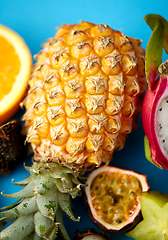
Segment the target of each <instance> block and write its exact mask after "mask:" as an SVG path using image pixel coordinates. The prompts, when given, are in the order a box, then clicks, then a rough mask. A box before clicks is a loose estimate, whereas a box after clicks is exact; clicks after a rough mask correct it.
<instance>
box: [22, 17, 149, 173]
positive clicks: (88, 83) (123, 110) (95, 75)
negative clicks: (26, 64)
mask: <svg viewBox="0 0 168 240" xmlns="http://www.w3.org/2000/svg"><path fill="white" fill-rule="evenodd" d="M144 56H145V50H144V49H143V48H142V47H141V41H140V40H138V39H133V38H130V37H127V36H125V35H124V34H123V33H121V32H119V31H115V30H113V29H112V28H110V27H109V26H108V25H103V24H98V25H95V24H93V23H89V22H84V21H82V22H81V23H80V24H73V25H68V24H64V25H63V26H61V27H58V30H57V33H56V35H55V36H54V37H53V38H50V39H49V40H48V41H47V42H45V43H44V44H43V49H42V50H41V51H40V52H39V53H38V54H37V55H36V56H35V59H36V60H37V62H36V64H35V65H34V69H33V72H32V74H31V78H30V80H29V86H30V89H29V92H28V94H27V97H26V98H25V99H24V101H23V105H24V106H25V108H26V113H25V114H24V116H23V120H24V121H25V127H26V129H27V142H30V143H31V145H32V148H33V150H34V153H35V155H34V159H35V160H36V161H44V159H45V161H49V162H50V161H55V162H59V163H61V164H63V165H66V164H70V165H71V166H73V168H74V169H77V168H79V167H88V166H90V165H97V166H99V165H100V164H101V163H102V162H104V163H109V161H110V159H111V157H112V154H113V152H114V151H115V150H116V149H122V148H123V146H124V143H125V140H126V137H127V135H128V133H130V132H131V131H132V129H133V128H136V126H137V116H138V113H139V112H140V111H141V104H142V97H143V93H144V92H145V91H146V81H145V71H144V65H145V58H144Z"/></svg>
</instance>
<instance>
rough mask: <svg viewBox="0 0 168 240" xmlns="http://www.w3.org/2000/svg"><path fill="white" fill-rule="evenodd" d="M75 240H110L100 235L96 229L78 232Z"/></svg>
mask: <svg viewBox="0 0 168 240" xmlns="http://www.w3.org/2000/svg"><path fill="white" fill-rule="evenodd" d="M73 240H109V239H108V238H107V236H106V235H105V234H104V233H102V234H99V233H97V231H96V230H95V229H93V228H92V229H88V230H87V231H84V232H80V231H77V232H76V235H75V238H74V239H73ZM111 240H112V239H111Z"/></svg>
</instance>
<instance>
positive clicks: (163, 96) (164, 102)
mask: <svg viewBox="0 0 168 240" xmlns="http://www.w3.org/2000/svg"><path fill="white" fill-rule="evenodd" d="M145 20H146V21H147V23H148V24H149V26H150V27H151V28H152V30H153V34H152V36H151V38H150V40H149V43H148V46H147V51H146V65H145V70H146V76H147V82H148V90H147V92H146V95H145V98H144V102H143V106H142V123H143V127H144V132H145V135H146V136H145V153H146V157H147V158H148V160H150V161H151V162H153V163H154V164H155V165H157V166H158V167H160V168H161V167H162V166H163V167H164V168H165V169H167V170H168V144H167V142H168V121H167V117H168V60H167V61H166V62H164V63H162V64H161V61H162V52H163V48H164V49H165V51H166V52H167V53H168V43H167V41H168V22H167V21H166V20H165V19H163V18H162V17H161V16H159V15H153V14H150V15H147V16H146V17H145ZM158 73H159V76H157V75H158Z"/></svg>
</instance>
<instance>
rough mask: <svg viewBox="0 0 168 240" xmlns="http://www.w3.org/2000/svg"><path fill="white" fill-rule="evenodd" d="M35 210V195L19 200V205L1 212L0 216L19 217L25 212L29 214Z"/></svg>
mask: <svg viewBox="0 0 168 240" xmlns="http://www.w3.org/2000/svg"><path fill="white" fill-rule="evenodd" d="M35 211H37V203H36V199H35V197H32V198H29V199H24V200H23V201H22V202H20V204H19V205H17V206H16V207H14V208H12V209H10V210H8V211H5V212H1V213H0V216H2V217H20V216H24V215H26V214H30V213H33V212H35Z"/></svg>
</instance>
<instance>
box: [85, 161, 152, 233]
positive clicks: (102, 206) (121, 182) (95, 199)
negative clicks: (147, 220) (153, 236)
mask: <svg viewBox="0 0 168 240" xmlns="http://www.w3.org/2000/svg"><path fill="white" fill-rule="evenodd" d="M148 190H149V186H148V183H147V179H146V176H144V175H141V174H138V173H135V172H133V171H130V170H124V169H119V168H116V167H112V166H103V167H100V168H98V169H96V170H94V171H93V172H92V173H91V174H90V175H89V177H88V179H87V182H86V187H85V193H86V199H87V204H88V206H89V212H90V213H91V217H92V219H93V221H94V222H95V223H96V224H98V226H99V227H100V228H103V229H104V230H106V231H111V232H115V231H120V230H121V229H124V228H125V227H126V226H127V227H128V225H129V224H131V223H134V221H135V219H136V218H137V217H138V216H139V213H140V210H141V207H140V197H141V194H142V192H144V191H148Z"/></svg>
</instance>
